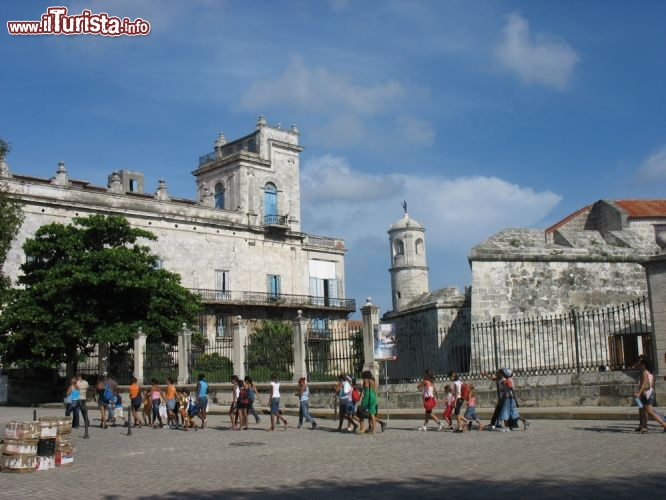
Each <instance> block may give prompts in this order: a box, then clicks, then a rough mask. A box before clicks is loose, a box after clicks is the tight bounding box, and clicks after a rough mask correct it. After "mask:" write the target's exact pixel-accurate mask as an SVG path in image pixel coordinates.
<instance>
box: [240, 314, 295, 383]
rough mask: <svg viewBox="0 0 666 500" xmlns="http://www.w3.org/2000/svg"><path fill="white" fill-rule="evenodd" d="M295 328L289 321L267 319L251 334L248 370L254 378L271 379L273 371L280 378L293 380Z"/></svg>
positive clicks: (248, 350)
mask: <svg viewBox="0 0 666 500" xmlns="http://www.w3.org/2000/svg"><path fill="white" fill-rule="evenodd" d="M293 339H294V330H293V328H292V326H291V324H289V323H282V322H280V321H274V320H267V321H266V322H264V324H263V325H262V327H261V328H260V329H258V330H256V331H255V332H254V333H253V334H252V335H251V336H250V345H249V346H248V348H247V371H248V373H249V375H250V376H251V377H252V378H253V379H254V380H259V381H267V380H270V375H271V373H273V372H275V373H277V374H278V378H279V379H280V380H291V378H292V375H293V372H292V369H293V368H292V367H293V365H294V340H293Z"/></svg>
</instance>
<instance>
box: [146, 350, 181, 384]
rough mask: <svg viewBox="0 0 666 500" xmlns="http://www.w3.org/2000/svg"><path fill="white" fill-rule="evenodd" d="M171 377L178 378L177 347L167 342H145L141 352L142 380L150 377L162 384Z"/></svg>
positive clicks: (147, 379)
mask: <svg viewBox="0 0 666 500" xmlns="http://www.w3.org/2000/svg"><path fill="white" fill-rule="evenodd" d="M167 377H171V378H172V379H173V380H176V379H177V378H178V347H177V346H172V345H168V344H146V350H145V352H144V353H143V380H144V381H145V382H146V383H148V382H150V381H151V380H152V379H155V380H157V381H158V383H160V384H162V383H164V381H165V380H166V379H167Z"/></svg>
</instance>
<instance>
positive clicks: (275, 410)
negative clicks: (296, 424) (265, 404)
mask: <svg viewBox="0 0 666 500" xmlns="http://www.w3.org/2000/svg"><path fill="white" fill-rule="evenodd" d="M270 405H271V428H270V429H266V430H269V431H274V430H275V420H276V419H277V421H278V422H282V423H283V424H284V430H285V431H286V430H287V426H288V424H287V419H286V418H284V417H283V416H282V415H280V382H278V376H277V373H275V372H273V373H271V397H270Z"/></svg>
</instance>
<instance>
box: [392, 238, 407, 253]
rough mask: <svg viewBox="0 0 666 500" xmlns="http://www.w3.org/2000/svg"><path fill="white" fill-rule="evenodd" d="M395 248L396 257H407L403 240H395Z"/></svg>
mask: <svg viewBox="0 0 666 500" xmlns="http://www.w3.org/2000/svg"><path fill="white" fill-rule="evenodd" d="M393 246H394V251H395V255H405V244H404V243H403V241H402V240H395V243H394V244H393Z"/></svg>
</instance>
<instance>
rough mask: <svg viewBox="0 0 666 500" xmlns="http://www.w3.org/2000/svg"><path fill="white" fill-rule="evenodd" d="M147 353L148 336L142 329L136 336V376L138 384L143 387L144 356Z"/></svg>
mask: <svg viewBox="0 0 666 500" xmlns="http://www.w3.org/2000/svg"><path fill="white" fill-rule="evenodd" d="M145 352H146V334H145V333H143V330H142V329H141V327H139V330H138V331H137V332H136V333H135V334H134V376H135V377H136V380H137V383H138V384H139V385H143V383H144V380H143V355H144V353H145Z"/></svg>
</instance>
